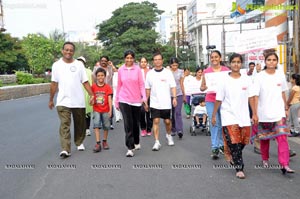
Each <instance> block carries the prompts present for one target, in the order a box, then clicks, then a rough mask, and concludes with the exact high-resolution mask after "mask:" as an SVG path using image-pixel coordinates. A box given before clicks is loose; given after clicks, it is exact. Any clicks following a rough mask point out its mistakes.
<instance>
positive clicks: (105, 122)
mask: <svg viewBox="0 0 300 199" xmlns="http://www.w3.org/2000/svg"><path fill="white" fill-rule="evenodd" d="M109 120H110V118H109V115H108V113H99V112H96V111H94V112H93V122H94V128H99V129H101V128H103V130H105V131H107V130H109V124H110V123H109Z"/></svg>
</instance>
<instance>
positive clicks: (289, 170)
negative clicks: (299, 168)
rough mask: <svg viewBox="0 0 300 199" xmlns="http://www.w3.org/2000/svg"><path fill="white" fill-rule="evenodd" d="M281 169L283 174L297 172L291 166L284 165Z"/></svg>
mask: <svg viewBox="0 0 300 199" xmlns="http://www.w3.org/2000/svg"><path fill="white" fill-rule="evenodd" d="M280 170H281V172H282V174H285V173H295V170H293V169H291V168H290V167H289V166H284V167H283V168H281V169H280Z"/></svg>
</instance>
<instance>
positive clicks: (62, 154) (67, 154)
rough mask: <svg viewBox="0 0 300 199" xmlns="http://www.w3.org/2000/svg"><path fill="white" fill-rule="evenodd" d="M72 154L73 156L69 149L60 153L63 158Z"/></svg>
mask: <svg viewBox="0 0 300 199" xmlns="http://www.w3.org/2000/svg"><path fill="white" fill-rule="evenodd" d="M70 156H71V153H69V152H68V151H62V152H60V153H59V157H61V158H67V157H70Z"/></svg>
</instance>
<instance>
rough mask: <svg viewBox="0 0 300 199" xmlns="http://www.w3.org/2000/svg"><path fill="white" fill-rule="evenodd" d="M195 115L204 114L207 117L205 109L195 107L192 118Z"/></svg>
mask: <svg viewBox="0 0 300 199" xmlns="http://www.w3.org/2000/svg"><path fill="white" fill-rule="evenodd" d="M197 114H206V115H207V110H206V107H205V106H200V105H197V106H196V108H195V110H194V113H193V116H195V115H197Z"/></svg>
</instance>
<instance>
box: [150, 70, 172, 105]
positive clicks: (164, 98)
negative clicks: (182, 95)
mask: <svg viewBox="0 0 300 199" xmlns="http://www.w3.org/2000/svg"><path fill="white" fill-rule="evenodd" d="M175 87H176V83H175V79H174V76H173V74H172V72H171V71H170V70H168V69H165V68H163V70H162V71H160V72H157V71H156V70H155V69H152V70H150V71H149V72H148V73H147V76H146V82H145V88H146V89H151V92H150V107H151V108H155V109H160V110H162V109H171V108H172V105H171V88H175Z"/></svg>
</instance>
